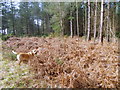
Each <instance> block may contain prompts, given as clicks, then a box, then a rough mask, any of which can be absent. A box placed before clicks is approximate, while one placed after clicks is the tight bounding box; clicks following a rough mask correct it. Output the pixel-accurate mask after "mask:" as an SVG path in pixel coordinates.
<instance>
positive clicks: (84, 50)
mask: <svg viewBox="0 0 120 90" xmlns="http://www.w3.org/2000/svg"><path fill="white" fill-rule="evenodd" d="M3 44H4V45H7V47H8V48H12V49H14V50H15V51H17V52H28V51H31V50H32V49H35V48H37V47H38V48H39V52H38V53H37V55H36V56H35V58H34V59H33V60H31V61H30V63H29V65H30V66H31V67H32V69H31V70H33V71H34V72H35V75H34V77H32V78H33V79H36V80H40V83H38V84H35V85H33V87H37V88H38V87H39V88H41V87H52V88H53V87H58V88H60V87H62V88H119V87H120V86H119V83H118V67H119V62H118V55H119V52H118V49H117V48H118V45H117V43H107V42H104V44H103V46H102V45H100V44H98V43H93V42H92V41H89V42H85V41H84V40H82V39H80V38H49V37H47V38H37V37H31V38H28V37H25V38H17V37H12V38H10V39H9V40H7V41H6V42H3ZM3 48H4V47H3ZM42 83H43V84H44V85H43V84H42Z"/></svg>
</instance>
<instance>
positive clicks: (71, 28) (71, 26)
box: [70, 10, 73, 37]
mask: <svg viewBox="0 0 120 90" xmlns="http://www.w3.org/2000/svg"><path fill="white" fill-rule="evenodd" d="M70 17H72V10H70ZM72 21H73V20H72V18H71V19H70V36H71V37H73V23H72Z"/></svg>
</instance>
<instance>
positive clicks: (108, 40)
mask: <svg viewBox="0 0 120 90" xmlns="http://www.w3.org/2000/svg"><path fill="white" fill-rule="evenodd" d="M109 8H110V6H109V0H108V6H107V9H108V10H107V11H108V12H107V14H108V15H107V42H110V37H109V27H110V26H109V19H110V18H109Z"/></svg>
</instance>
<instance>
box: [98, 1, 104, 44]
mask: <svg viewBox="0 0 120 90" xmlns="http://www.w3.org/2000/svg"><path fill="white" fill-rule="evenodd" d="M103 1H104V0H102V2H101V17H100V37H99V42H100V43H103Z"/></svg>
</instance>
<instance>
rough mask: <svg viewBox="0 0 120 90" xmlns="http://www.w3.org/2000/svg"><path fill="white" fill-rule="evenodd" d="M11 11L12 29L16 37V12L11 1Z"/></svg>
mask: <svg viewBox="0 0 120 90" xmlns="http://www.w3.org/2000/svg"><path fill="white" fill-rule="evenodd" d="M11 11H12V29H13V35H15V27H14V10H13V3H12V1H11Z"/></svg>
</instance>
